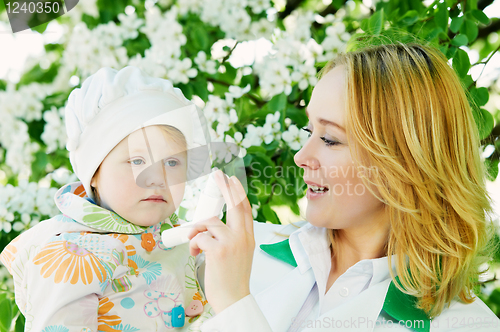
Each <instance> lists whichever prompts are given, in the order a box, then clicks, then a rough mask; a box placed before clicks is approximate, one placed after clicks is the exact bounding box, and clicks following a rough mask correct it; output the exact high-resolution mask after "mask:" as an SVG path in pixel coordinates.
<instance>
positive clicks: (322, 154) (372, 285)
mask: <svg viewBox="0 0 500 332" xmlns="http://www.w3.org/2000/svg"><path fill="white" fill-rule="evenodd" d="M306 113H307V116H308V118H309V124H308V125H307V127H306V128H305V129H304V130H307V131H308V132H309V133H310V138H309V140H308V141H307V143H306V144H305V145H304V146H303V148H302V149H301V150H300V151H299V152H298V153H297V154H296V155H295V163H296V164H297V165H298V166H299V167H301V168H303V170H304V175H303V178H304V181H305V182H306V183H307V184H308V189H307V199H308V205H307V211H306V220H307V222H302V223H301V224H300V226H301V227H300V228H299V229H297V228H296V227H294V226H293V225H288V226H281V225H270V224H261V223H254V222H253V221H252V214H251V210H250V207H249V203H248V200H246V197H245V196H244V191H243V189H242V186H241V184H240V183H238V181H237V180H236V181H233V179H229V181H227V179H226V181H225V182H224V181H223V180H222V178H220V179H219V185H220V187H221V188H222V189H223V190H224V191H225V193H224V195H225V198H226V201H227V202H228V201H230V199H231V198H232V199H234V200H235V202H241V203H239V204H237V205H236V206H235V205H231V204H230V206H229V207H230V208H231V209H230V210H229V214H228V217H227V220H228V221H227V224H226V225H225V224H223V223H222V222H221V221H220V220H219V219H217V218H212V219H209V220H207V221H206V222H204V223H202V224H199V225H198V226H197V227H196V230H193V231H192V233H191V237H192V240H191V244H190V247H191V252H192V254H198V253H199V250H200V249H201V250H203V251H204V252H205V259H206V267H205V272H204V273H205V280H204V287H205V292H206V295H207V299H208V301H209V303H211V305H212V306H213V308H214V310H215V312H216V313H217V315H216V316H215V317H213V318H212V319H210V320H209V321H207V322H205V323H204V325H203V326H202V331H274V332H281V331H331V330H332V329H335V330H339V331H382V330H384V331H385V330H387V331H500V320H499V319H498V317H496V316H495V314H494V313H493V312H492V311H491V310H490V309H489V308H488V307H487V306H486V305H485V304H484V303H483V302H482V301H481V300H480V299H479V298H477V297H476V296H475V295H474V293H473V286H474V282H475V281H476V280H477V277H478V274H479V265H480V264H481V263H482V262H484V261H485V260H486V259H487V257H486V256H485V254H484V253H485V252H487V250H486V249H488V243H490V242H489V238H490V235H489V234H491V226H492V224H491V221H490V216H491V213H492V209H491V198H490V197H489V196H488V193H487V191H486V189H485V169H484V166H483V163H482V161H481V158H480V151H479V146H480V142H479V135H478V130H477V128H476V124H475V122H474V119H473V115H472V111H471V108H470V106H469V103H468V101H467V98H466V95H465V93H464V89H463V88H462V86H461V84H460V81H459V79H458V77H457V76H456V74H455V72H454V71H453V70H452V69H451V68H450V67H449V65H448V64H447V60H446V58H445V57H444V56H443V55H442V54H441V53H440V52H439V51H438V50H436V49H434V48H432V47H428V46H423V45H420V44H412V43H409V44H403V43H394V44H389V45H382V46H371V47H367V48H363V49H360V50H357V51H353V52H349V53H346V54H344V55H341V56H339V57H338V58H336V59H335V60H334V61H332V62H331V63H329V64H328V65H327V66H326V67H325V68H324V70H323V73H322V77H321V79H320V81H319V82H318V84H317V85H316V87H315V88H314V91H313V94H312V97H311V101H310V103H309V105H308V107H307V111H306ZM228 189H230V191H228ZM229 192H232V193H233V196H232V197H230V194H229ZM207 230H208V231H209V233H210V234H211V235H212V236H213V237H212V236H209V235H208V234H207V233H203V232H204V231H207ZM277 233H280V234H285V235H289V237H288V238H284V237H282V236H281V235H278V234H277ZM254 238H255V242H254ZM254 248H255V251H254ZM250 272H251V278H250Z"/></svg>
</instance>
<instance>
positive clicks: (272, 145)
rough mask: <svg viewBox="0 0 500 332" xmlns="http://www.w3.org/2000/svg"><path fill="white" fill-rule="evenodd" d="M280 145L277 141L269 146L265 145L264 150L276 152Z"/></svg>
mask: <svg viewBox="0 0 500 332" xmlns="http://www.w3.org/2000/svg"><path fill="white" fill-rule="evenodd" d="M279 145H280V141H278V140H275V141H272V142H271V143H269V144H265V143H264V149H266V150H267V151H274V150H276V148H277V147H278V146H279Z"/></svg>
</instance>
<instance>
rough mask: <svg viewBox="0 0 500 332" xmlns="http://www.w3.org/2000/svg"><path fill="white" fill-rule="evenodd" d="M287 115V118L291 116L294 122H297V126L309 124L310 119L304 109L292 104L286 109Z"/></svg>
mask: <svg viewBox="0 0 500 332" xmlns="http://www.w3.org/2000/svg"><path fill="white" fill-rule="evenodd" d="M286 116H287V118H290V119H291V120H292V122H293V123H295V124H297V127H299V128H301V127H303V126H305V125H307V121H308V119H307V115H306V112H305V111H304V109H299V108H296V107H293V106H290V107H288V108H287V109H286Z"/></svg>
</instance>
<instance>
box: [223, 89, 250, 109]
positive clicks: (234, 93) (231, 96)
mask: <svg viewBox="0 0 500 332" xmlns="http://www.w3.org/2000/svg"><path fill="white" fill-rule="evenodd" d="M251 88H252V87H251V86H250V84H247V86H246V87H244V88H240V87H239V86H236V85H231V86H230V87H229V89H228V90H229V91H228V92H226V93H225V96H226V100H227V103H228V105H234V100H235V99H238V98H241V97H242V96H243V95H244V94H246V93H248V92H249V91H250V89H251Z"/></svg>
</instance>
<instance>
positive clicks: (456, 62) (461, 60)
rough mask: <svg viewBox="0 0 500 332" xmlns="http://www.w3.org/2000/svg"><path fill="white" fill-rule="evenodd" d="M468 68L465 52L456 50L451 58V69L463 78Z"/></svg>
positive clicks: (467, 58) (467, 57) (468, 61)
mask: <svg viewBox="0 0 500 332" xmlns="http://www.w3.org/2000/svg"><path fill="white" fill-rule="evenodd" d="M469 68H470V60H469V56H468V55H467V52H465V51H464V50H462V49H457V52H456V53H455V55H454V56H453V69H455V71H456V72H457V74H458V76H460V77H465V75H467V72H468V71H469Z"/></svg>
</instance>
